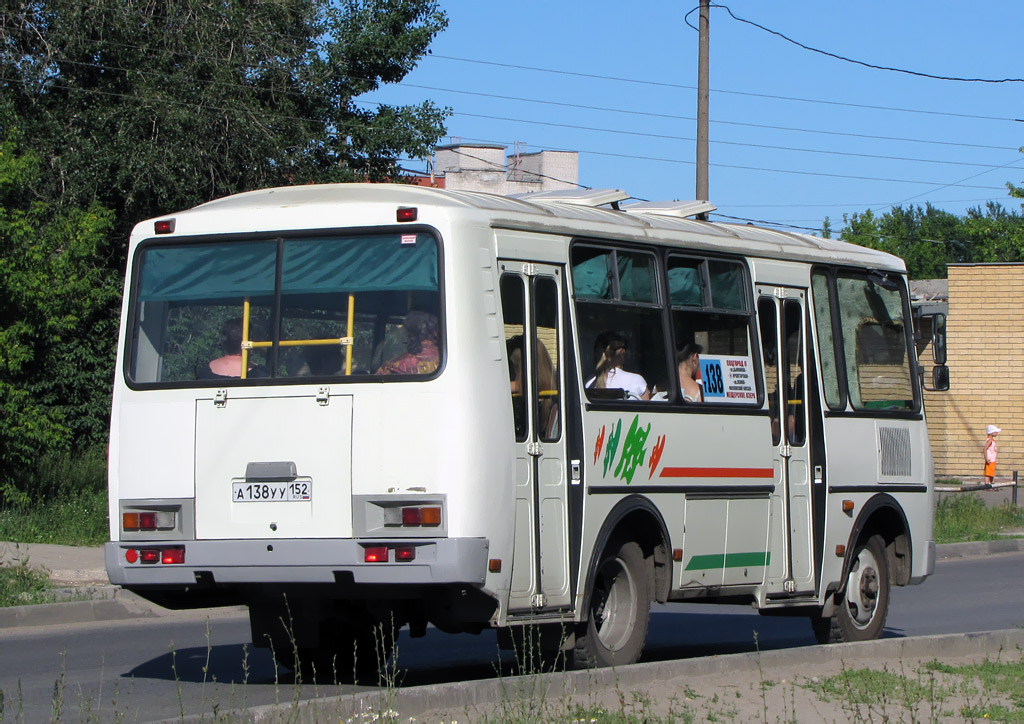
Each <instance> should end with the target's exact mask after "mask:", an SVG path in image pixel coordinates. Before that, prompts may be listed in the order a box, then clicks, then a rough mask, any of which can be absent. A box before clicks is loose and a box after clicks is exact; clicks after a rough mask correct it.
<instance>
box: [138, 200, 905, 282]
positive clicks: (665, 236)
mask: <svg viewBox="0 0 1024 724" xmlns="http://www.w3.org/2000/svg"><path fill="white" fill-rule="evenodd" d="M612 195H613V194H602V193H600V192H595V193H593V194H592V197H593V198H594V199H598V200H599V199H602V198H606V197H607V198H610V197H611V196H612ZM619 195H622V192H619ZM531 196H532V195H524V196H520V197H515V198H513V197H509V196H499V195H496V194H489V193H482V192H474V191H449V190H444V189H436V188H428V187H423V186H413V185H405V184H321V185H308V186H285V187H279V188H270V189H262V190H258V191H249V192H246V193H242V194H236V195H234V196H227V197H224V198H222V199H217V200H215V201H210V202H208V203H205V204H202V205H200V206H197V207H195V208H193V209H190V210H188V211H185V212H181V213H178V214H173V216H174V217H175V218H176V219H177V222H178V225H177V232H178V234H177V235H182V234H204V233H224V232H226V231H228V228H227V227H226V225H225V219H224V215H229V216H230V217H231V220H232V221H231V224H232V226H231V230H235V231H238V232H248V231H269V230H278V229H301V228H331V227H334V226H337V225H338V213H337V206H338V205H339V204H394V205H395V206H396V207H398V206H432V207H438V208H443V209H445V210H446V211H447V212H449V213H451V214H455V215H458V214H460V213H464V214H466V215H467V216H477V215H478V214H479V215H482V216H483V217H485V218H486V220H487V223H488V224H489V225H490V226H491V227H492V228H500V229H515V230H523V231H532V232H538V233H555V234H562V235H568V236H573V237H585V238H591V239H602V240H628V241H637V242H659V243H669V244H680V245H681V246H685V247H692V248H699V249H704V250H719V251H723V252H731V253H738V254H743V255H747V256H757V257H767V258H780V259H793V260H800V261H806V262H831V263H840V264H843V263H845V264H854V265H857V266H866V267H870V268H876V269H887V270H894V271H899V272H903V271H905V270H906V266H905V264H904V262H903V260H902V259H900V258H899V257H897V256H893V255H892V254H887V253H885V252H881V251H877V250H874V249H868V248H866V247H862V246H857V245H855V244H849V243H847V242H843V241H838V240H835V239H824V238H821V237H817V236H811V235H809V234H797V233H793V232H788V231H776V230H773V229H766V228H762V227H757V226H753V225H751V224H726V223H720V222H709V221H699V220H695V219H690V218H683V217H681V216H680V214H679V212H678V211H677V210H678V209H679V208H682V205H681V204H680V203H679V202H667V203H665V204H640V205H638V206H637V208H635V209H631V210H629V211H627V210H626V209H629V206H628V205H624V206H623V207H622V210H617V209H613V208H609V207H598V206H591V205H589V204H588V203H587V202H586V201H580V200H579V195H578V194H577V195H576V196H573V197H572V198H568V197H567V198H565V199H559V198H558V195H557V194H552V195H537V197H536V198H535V199H534V198H531ZM570 196H572V195H570ZM627 196H628V195H627ZM584 197H586V195H584ZM691 203H693V202H691ZM645 206H646V207H647V208H646V209H645V208H644V207H645ZM708 206H710V205H708ZM694 208H695V209H698V210H699V209H703V208H707V207H706V206H699V205H698V206H695V207H694ZM648 209H649V210H648ZM169 216H171V215H169ZM215 217H220V218H218V219H217V221H214V218H215ZM162 218H167V217H162ZM422 219H423V216H422V215H421V220H422ZM270 222H273V223H276V224H277V226H276V227H275V226H273V225H271V226H268V223H270ZM144 223H148V222H144ZM148 228H149V229H152V226H151V225H150V226H149V227H148ZM146 235H147V236H148V235H149V234H146Z"/></svg>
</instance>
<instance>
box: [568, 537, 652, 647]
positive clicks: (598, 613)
mask: <svg viewBox="0 0 1024 724" xmlns="http://www.w3.org/2000/svg"><path fill="white" fill-rule="evenodd" d="M592 586H593V587H592V589H591V591H590V609H589V610H588V611H587V614H588V616H587V621H586V622H584V623H582V624H580V629H581V631H582V634H580V633H578V634H577V636H576V651H575V661H576V664H577V665H579V666H587V667H590V666H611V665H613V664H616V665H623V664H632V663H633V662H635V661H636V660H637V659H639V658H640V652H641V651H642V650H643V646H644V639H645V638H647V622H648V620H649V618H650V611H651V577H650V573H649V571H648V566H647V563H646V561H645V560H644V554H643V551H642V550H641V549H640V546H639V545H637V544H636V543H633V542H628V543H623V544H622V545H621V546H620V547H619V548H618V549H614V550H613V549H609V550H606V551H605V552H604V553H603V554H602V556H601V560H600V562H599V563H598V566H597V573H596V575H595V576H594V581H593V583H592Z"/></svg>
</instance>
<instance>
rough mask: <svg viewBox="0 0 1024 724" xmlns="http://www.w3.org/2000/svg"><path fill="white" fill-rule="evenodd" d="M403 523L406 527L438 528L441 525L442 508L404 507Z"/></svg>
mask: <svg viewBox="0 0 1024 724" xmlns="http://www.w3.org/2000/svg"><path fill="white" fill-rule="evenodd" d="M402 525H403V526H406V527H416V526H425V527H431V528H436V527H437V526H439V525H441V508H440V507H436V506H429V507H422V508H402Z"/></svg>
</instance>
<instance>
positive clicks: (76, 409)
mask: <svg viewBox="0 0 1024 724" xmlns="http://www.w3.org/2000/svg"><path fill="white" fill-rule="evenodd" d="M42 166H43V165H42V163H41V162H40V160H39V158H38V156H36V155H35V154H33V153H32V152H29V151H23V150H21V149H20V148H19V133H18V131H17V130H16V129H12V128H10V127H8V130H7V132H6V134H5V137H4V138H3V140H2V141H0V500H6V501H15V502H17V501H20V500H23V499H25V498H26V497H27V491H28V490H29V486H30V482H31V479H32V474H33V473H34V472H35V470H36V469H37V467H38V465H39V464H40V463H41V462H43V461H45V460H47V459H49V458H50V457H52V456H54V455H59V454H61V453H66V452H69V451H72V450H73V449H75V447H76V444H77V446H78V447H79V448H84V447H88V446H89V445H90V444H96V443H97V442H99V441H101V440H103V439H104V438H105V434H104V430H103V429H102V427H103V426H102V425H100V424H98V421H100V420H103V419H104V418H105V417H106V411H107V409H108V408H109V404H110V402H109V400H110V396H109V385H110V376H111V375H110V372H111V362H112V355H111V351H112V345H111V344H110V340H109V335H110V334H114V338H116V324H114V323H113V317H112V315H111V309H112V308H113V306H114V303H115V302H116V301H117V298H118V296H119V291H120V288H119V282H118V279H117V275H116V274H115V273H113V272H111V271H110V270H109V269H107V268H105V267H104V265H103V264H102V259H101V258H99V257H98V256H97V251H98V250H99V249H100V248H101V247H102V245H103V244H104V240H105V237H106V235H107V233H108V232H109V230H110V226H111V220H112V215H111V214H110V212H109V211H107V210H105V209H103V208H102V207H100V206H98V205H93V206H92V207H90V208H88V209H70V210H69V209H60V208H59V207H57V206H56V205H54V204H52V203H48V202H46V201H41V200H39V199H38V197H37V196H36V194H35V193H34V191H35V189H36V188H37V187H38V185H39V184H40V181H41V174H42Z"/></svg>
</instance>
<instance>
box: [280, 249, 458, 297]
mask: <svg viewBox="0 0 1024 724" xmlns="http://www.w3.org/2000/svg"><path fill="white" fill-rule="evenodd" d="M409 236H412V235H409ZM437 286H438V284H437V247H436V244H435V242H434V239H433V237H431V236H429V235H427V234H416V235H415V240H414V241H413V240H411V239H410V238H406V236H405V235H403V236H402V237H401V238H400V237H399V236H398V235H397V234H396V235H394V236H391V235H388V236H372V237H345V238H340V239H309V240H306V239H304V240H302V241H287V242H285V245H284V266H283V270H282V277H281V291H282V292H283V293H285V294H314V293H322V292H337V291H345V292H351V293H358V292H366V291H435V290H436V289H437Z"/></svg>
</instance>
